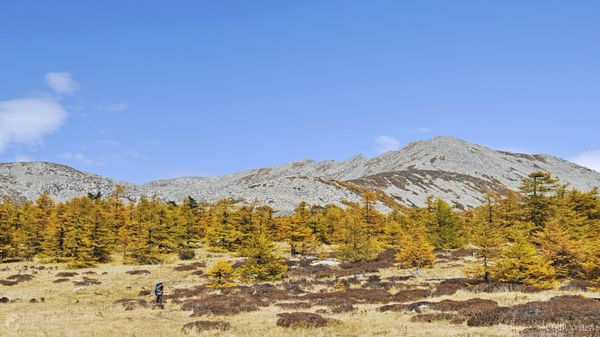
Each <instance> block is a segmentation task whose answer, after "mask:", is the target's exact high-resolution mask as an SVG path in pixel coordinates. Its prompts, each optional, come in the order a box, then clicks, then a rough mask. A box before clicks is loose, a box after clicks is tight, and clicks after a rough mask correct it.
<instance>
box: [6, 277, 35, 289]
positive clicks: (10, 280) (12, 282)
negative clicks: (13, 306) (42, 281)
mask: <svg viewBox="0 0 600 337" xmlns="http://www.w3.org/2000/svg"><path fill="white" fill-rule="evenodd" d="M33 278H34V276H33V275H31V274H15V275H10V276H9V277H7V278H6V280H0V284H1V285H4V286H8V287H10V286H14V285H17V284H19V283H21V282H25V281H31V280H33Z"/></svg>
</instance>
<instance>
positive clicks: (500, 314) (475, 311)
mask: <svg viewBox="0 0 600 337" xmlns="http://www.w3.org/2000/svg"><path fill="white" fill-rule="evenodd" d="M197 253H198V254H197V257H196V258H195V259H194V260H191V261H185V262H184V261H177V260H176V258H175V257H173V258H172V261H171V262H169V263H165V264H161V265H152V266H127V265H122V264H121V263H120V262H119V261H118V260H116V261H115V262H114V263H112V264H104V265H100V266H98V267H96V268H89V269H78V270H69V269H66V267H65V266H64V265H56V264H41V263H37V262H35V261H32V262H18V263H7V264H2V265H0V298H2V300H0V302H1V303H0V335H2V336H181V335H184V336H185V335H188V336H257V337H269V336H427V337H431V336H465V337H466V336H470V337H474V336H498V337H501V336H502V337H504V336H520V335H524V336H598V335H600V330H599V328H598V326H597V324H598V323H595V322H598V319H599V318H600V300H597V299H594V298H599V297H600V294H599V293H597V292H593V291H591V290H590V289H586V285H585V284H576V283H571V284H570V285H564V284H563V285H562V286H558V287H556V288H555V289H553V290H544V291H541V290H539V289H533V288H530V287H522V286H521V287H519V286H509V285H498V284H494V285H485V284H476V283H477V282H475V281H474V280H468V279H465V276H464V275H463V273H462V270H463V268H464V266H465V263H467V261H468V260H469V259H470V257H469V255H468V253H464V252H461V251H454V252H447V253H445V254H438V258H439V263H437V264H436V267H435V268H433V269H428V270H423V271H421V272H420V273H419V274H418V275H415V274H414V272H413V271H410V270H402V269H398V268H397V267H395V266H394V264H393V261H392V259H391V256H393V255H392V254H391V253H388V254H385V253H383V254H381V255H380V258H379V259H378V260H377V261H374V262H371V263H362V264H358V265H353V266H343V267H329V266H312V265H310V264H309V263H308V262H306V261H305V262H303V261H290V262H289V264H290V271H289V272H288V275H287V277H286V278H285V279H284V280H282V281H278V282H273V283H270V284H262V285H245V284H240V285H238V286H236V287H233V288H228V289H224V290H216V289H209V288H205V287H204V286H203V284H205V283H206V277H205V276H203V273H204V271H206V269H207V266H210V264H211V263H212V262H214V261H216V260H217V259H220V258H227V259H229V260H231V262H235V260H236V258H234V257H232V256H229V255H227V254H218V253H211V252H208V251H205V250H202V249H200V250H198V252H197ZM15 275H20V276H15ZM27 275H30V276H27ZM157 280H162V281H163V282H164V283H165V290H166V293H165V304H164V308H158V307H156V306H155V305H154V304H153V300H154V297H153V295H152V293H151V292H152V288H153V286H154V284H155V282H156V281H157ZM565 295H571V296H565ZM560 296H562V297H560ZM579 296H581V297H579ZM552 298H554V299H553V300H551V299H552ZM448 300H449V301H448ZM536 301H537V302H536ZM528 303H529V304H528ZM294 312H303V313H316V314H317V315H318V316H316V315H314V316H311V315H309V314H300V315H291V316H290V315H288V316H286V315H281V314H282V313H294ZM305 319H306V320H305ZM202 321H204V322H202ZM206 321H208V322H206ZM194 322H200V323H194ZM215 322H216V323H215ZM277 322H279V324H277ZM186 324H187V326H186ZM308 325H314V327H311V326H308ZM184 326H185V328H184ZM544 327H545V328H544Z"/></svg>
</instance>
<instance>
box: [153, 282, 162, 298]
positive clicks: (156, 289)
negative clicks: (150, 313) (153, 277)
mask: <svg viewBox="0 0 600 337" xmlns="http://www.w3.org/2000/svg"><path fill="white" fill-rule="evenodd" d="M154 294H155V295H156V296H160V295H162V294H163V284H162V283H157V284H156V286H155V287H154Z"/></svg>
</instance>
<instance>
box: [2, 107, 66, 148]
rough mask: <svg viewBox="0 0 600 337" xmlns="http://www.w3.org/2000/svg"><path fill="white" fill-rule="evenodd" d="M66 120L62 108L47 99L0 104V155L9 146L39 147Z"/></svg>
mask: <svg viewBox="0 0 600 337" xmlns="http://www.w3.org/2000/svg"><path fill="white" fill-rule="evenodd" d="M66 118H67V112H66V111H65V109H64V107H63V106H62V105H61V104H60V103H58V102H57V101H56V100H55V99H53V98H49V97H29V98H21V99H13V100H8V101H0V153H2V152H4V150H5V149H6V147H7V146H8V145H10V144H26V145H39V144H42V138H43V136H45V135H48V134H51V133H53V132H55V131H57V130H58V129H59V128H60V127H61V126H62V124H63V122H64V121H65V119H66Z"/></svg>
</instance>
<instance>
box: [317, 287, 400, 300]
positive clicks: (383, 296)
mask: <svg viewBox="0 0 600 337" xmlns="http://www.w3.org/2000/svg"><path fill="white" fill-rule="evenodd" d="M306 297H307V298H309V299H313V300H322V299H330V298H336V299H338V298H339V299H343V300H346V301H349V302H350V303H371V304H372V303H388V302H391V301H392V300H393V296H392V295H391V294H390V293H389V292H387V291H385V290H382V289H364V288H351V289H346V290H343V291H334V292H329V293H310V294H307V295H306Z"/></svg>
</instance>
